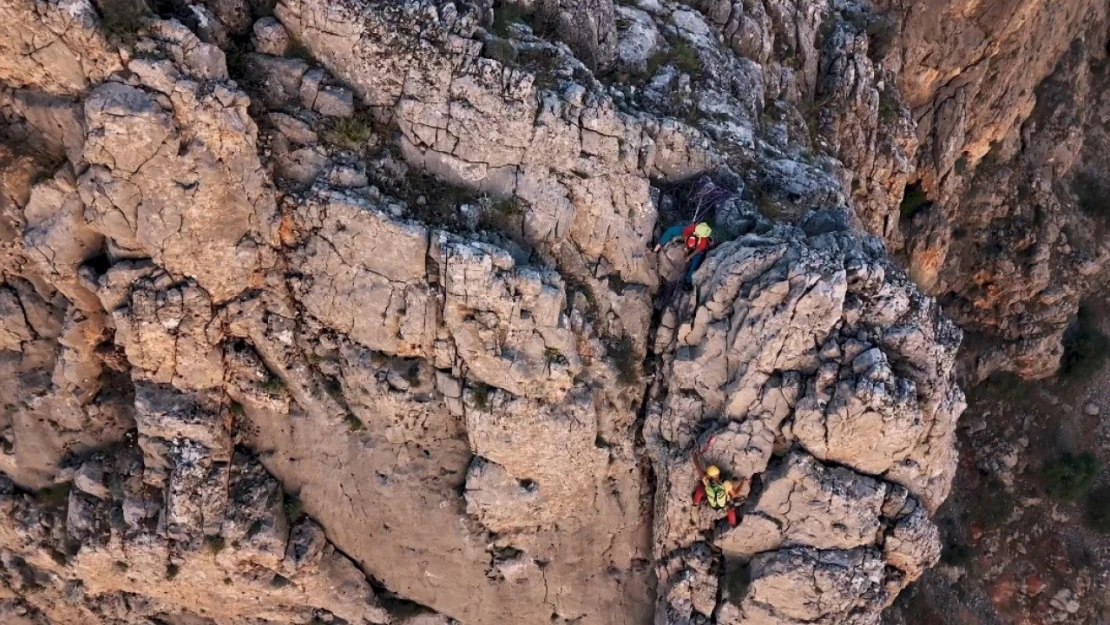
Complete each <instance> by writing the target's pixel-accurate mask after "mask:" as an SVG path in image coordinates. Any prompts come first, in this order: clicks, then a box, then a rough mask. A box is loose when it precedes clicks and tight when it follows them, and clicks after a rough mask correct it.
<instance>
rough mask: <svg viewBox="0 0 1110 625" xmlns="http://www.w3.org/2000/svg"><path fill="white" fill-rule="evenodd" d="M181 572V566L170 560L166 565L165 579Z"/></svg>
mask: <svg viewBox="0 0 1110 625" xmlns="http://www.w3.org/2000/svg"><path fill="white" fill-rule="evenodd" d="M180 572H181V567H180V566H177V565H176V564H173V563H172V562H171V563H170V564H169V565H168V566H167V567H166V579H173V578H175V577H177V574H178V573H180Z"/></svg>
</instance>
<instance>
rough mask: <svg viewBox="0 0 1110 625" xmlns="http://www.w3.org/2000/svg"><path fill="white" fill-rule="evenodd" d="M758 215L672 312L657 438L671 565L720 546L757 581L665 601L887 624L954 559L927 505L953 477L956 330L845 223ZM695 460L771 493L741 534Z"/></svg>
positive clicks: (753, 509)
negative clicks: (778, 221) (907, 597)
mask: <svg viewBox="0 0 1110 625" xmlns="http://www.w3.org/2000/svg"><path fill="white" fill-rule="evenodd" d="M754 221H755V225H754V227H753V229H752V231H751V232H749V233H747V234H742V235H741V236H740V237H739V238H737V239H736V240H734V241H730V242H728V243H725V244H723V245H722V246H721V247H720V248H719V249H718V250H717V251H716V252H715V253H714V254H713V255H711V256H710V258H709V259H708V260H707V261H706V263H705V265H704V266H703V267H702V268H701V269H700V270H699V271H698V272H697V273H696V274H695V276H694V282H695V291H694V293H693V294H692V295H690V296H683V297H680V298H678V299H676V300H673V301H674V302H675V303H674V304H673V305H671V306H669V307H667V308H665V309H664V312H663V322H662V324H661V326H660V329H659V333H658V335H657V337H656V348H657V350H658V351H659V353H660V354H661V364H660V366H661V367H662V368H663V369H662V376H661V377H660V378H659V382H657V384H656V386H655V388H654V390H653V391H652V395H651V398H650V399H649V404H648V408H647V410H648V416H647V422H646V423H645V426H644V432H645V439H646V440H647V445H648V449H649V450H650V452H651V454H652V459H653V462H654V463H655V466H656V474H657V476H658V482H657V492H656V509H655V510H656V512H655V519H654V527H655V557H656V560H657V562H660V563H661V564H660V566H661V568H662V566H663V565H662V563H663V562H665V561H666V559H667V558H669V557H671V554H673V553H676V552H678V551H681V550H686V549H691V548H693V547H695V546H697V545H698V544H704V543H703V541H706V540H710V541H711V542H712V544H715V545H716V546H717V547H719V548H720V549H721V551H722V552H723V554H724V557H725V558H726V559H736V560H738V564H737V565H738V566H742V567H747V569H746V570H747V571H748V572H747V573H746V574H747V575H750V579H751V582H750V586H749V588H748V590H747V592H746V594H744V595H743V596H742V597H736V596H732V597H726V601H725V602H724V603H723V604H721V605H718V606H716V607H714V609H713V610H710V611H706V610H705V609H704V608H701V609H699V608H698V606H696V605H694V606H693V607H692V608H691V606H690V605H687V604H686V603H685V602H681V601H678V602H676V601H675V600H674V599H673V595H672V594H670V593H668V592H661V593H660V605H659V615H658V618H661V619H666V620H668V621H671V622H685V621H687V620H689V619H693V618H695V612H696V613H698V614H701V615H702V616H703V617H710V616H713V615H714V614H716V618H717V619H718V620H719V621H721V620H726V621H728V622H773V623H795V622H812V621H815V620H818V619H826V620H828V621H829V622H842V621H844V620H845V619H846V618H847V617H848V615H849V614H853V615H854V617H853V618H856V619H860V620H859V621H858V622H871V623H874V622H878V616H879V612H880V611H881V609H882V608H883V607H884V606H885V605H887V604H888V603H889V601H891V600H892V599H893V597H894V596H895V595H896V594H897V592H898V590H900V589H901V588H902V587H904V586H905V585H906V584H908V583H909V582H910V581H912V580H913V579H915V578H916V577H917V576H919V575H920V574H921V572H922V570H923V569H924V568H927V567H929V566H932V564H934V563H935V562H936V560H937V558H939V555H940V545H939V539H938V534H937V531H936V528H935V527H933V526H932V524H931V523H930V522H929V521H928V518H927V514H926V512H925V510H926V509H935V508H936V507H937V506H938V505H939V504H940V502H942V501H943V500H944V498H945V497H946V496H947V494H948V490H949V488H950V486H951V482H952V478H953V476H954V473H955V469H956V451H955V441H954V436H953V432H954V426H955V421H956V419H957V418H958V417H959V414H960V412H961V411H962V410H963V408H964V402H963V395H962V393H960V391H959V389H958V388H957V387H956V386H955V384H954V376H955V372H954V365H955V356H956V349H957V348H958V347H959V341H960V332H959V330H958V329H957V328H956V327H955V326H954V325H952V324H951V323H950V322H947V321H945V320H943V319H942V318H941V317H940V316H939V312H938V306H937V305H936V303H935V302H933V301H932V300H929V299H928V298H925V297H923V296H922V295H920V294H919V293H918V292H917V291H916V289H915V288H914V287H913V286H912V284H911V283H910V282H909V280H908V279H907V278H906V277H905V275H904V274H903V273H902V272H901V271H900V270H898V269H897V268H895V267H894V266H893V265H892V264H891V263H890V262H889V261H886V260H885V259H884V258H883V256H882V248H881V246H880V245H879V244H878V242H877V241H876V240H874V239H870V238H868V237H860V236H859V235H857V234H854V233H852V232H850V231H848V230H846V229H845V228H846V222H845V220H844V219H843V218H842V215H841V216H840V217H838V215H837V214H836V212H834V211H825V212H817V213H813V214H811V215H810V216H808V217H807V218H806V219H805V220H804V221H803V223H802V224H801V225H800V227H789V226H775V227H771V226H769V225H768V224H767V223H765V222H762V221H761V220H759V219H756V220H754ZM895 371H897V372H898V373H895ZM785 450H793V451H790V453H789V454H787V455H786V456H785V457H783V458H781V459H780V458H779V456H781V455H782V453H783V451H785ZM695 456H699V457H700V458H701V461H702V462H705V463H712V464H715V465H717V466H718V467H720V468H721V470H722V471H723V472H724V473H725V474H726V475H727V476H729V477H730V479H733V480H741V479H746V478H752V479H753V480H755V481H756V483H757V484H758V488H756V489H753V494H752V496H751V498H750V501H749V502H748V503H747V504H745V505H744V506H742V507H741V508H740V515H739V517H740V518H739V523H738V524H737V526H736V527H734V528H728V527H727V525H725V527H724V528H722V527H720V524H721V523H723V519H722V518H721V516H722V515H721V514H720V513H717V514H713V513H711V512H710V511H708V510H707V509H706V508H704V507H696V506H694V505H693V504H692V503H691V501H690V499H689V492H690V490H689V489H690V486H689V484H691V483H694V481H695V480H696V477H697V471H696V469H695V465H694V457H695ZM823 462H834V463H835V464H836V465H840V466H825V465H824V464H823ZM710 536H713V537H714V538H708V537H710ZM687 570H689V569H687ZM849 570H850V571H852V573H851V575H850V576H849V577H851V576H859V579H858V580H857V579H855V578H852V579H848V578H846V577H845V576H844V575H843V572H844V571H849ZM668 573H669V574H663V572H662V571H661V572H660V574H659V578H660V580H661V584H663V585H664V591H665V589H666V587H667V585H668V584H669V583H677V582H667V581H665V580H675V579H678V578H676V577H675V576H674V573H675V572H674V571H668ZM735 574H737V575H739V574H741V573H735ZM864 580H866V583H865V582H864ZM712 583H713V584H716V580H715V579H714V580H712ZM811 585H812V587H811ZM708 591H709V593H710V595H711V596H712V595H713V594H714V592H713V590H712V589H708ZM817 596H820V597H821V598H820V599H818V598H816V597H817ZM711 607H713V606H712V605H711ZM718 611H719V613H718Z"/></svg>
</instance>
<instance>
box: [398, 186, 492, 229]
mask: <svg viewBox="0 0 1110 625" xmlns="http://www.w3.org/2000/svg"><path fill="white" fill-rule="evenodd" d="M404 195H407V204H408V209H409V211H410V213H411V214H412V217H413V218H414V219H417V220H419V221H422V222H424V223H426V224H428V225H431V226H438V227H441V228H444V229H446V230H451V231H455V232H457V231H459V230H462V229H463V225H464V224H463V222H462V219H461V217H460V214H459V206H460V205H462V204H474V203H476V202H477V201H478V200H479V198H480V196H479V194H478V193H477V192H476V191H474V190H473V189H468V188H466V187H463V186H461V185H454V184H450V183H447V182H444V181H442V180H438V179H436V178H435V177H433V176H430V175H428V174H416V175H412V176H408V177H407V179H406V188H405V189H404ZM421 198H423V199H422V200H421Z"/></svg>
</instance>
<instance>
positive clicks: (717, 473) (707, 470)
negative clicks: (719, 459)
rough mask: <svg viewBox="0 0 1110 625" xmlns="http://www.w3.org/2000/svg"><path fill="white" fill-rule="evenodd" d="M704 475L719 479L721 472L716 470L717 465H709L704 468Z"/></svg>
mask: <svg viewBox="0 0 1110 625" xmlns="http://www.w3.org/2000/svg"><path fill="white" fill-rule="evenodd" d="M705 474H706V475H707V476H708V477H720V476H721V470H720V469H718V468H717V465H713V464H711V465H709V466H708V467H706V468H705Z"/></svg>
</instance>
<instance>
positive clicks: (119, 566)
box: [112, 560, 131, 573]
mask: <svg viewBox="0 0 1110 625" xmlns="http://www.w3.org/2000/svg"><path fill="white" fill-rule="evenodd" d="M112 564H113V566H115V567H116V570H117V571H119V572H120V573H124V572H126V571H127V569H129V568H131V567H130V566H129V565H128V564H127V563H126V562H124V561H123V560H116V561H115V562H113V563H112Z"/></svg>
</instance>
